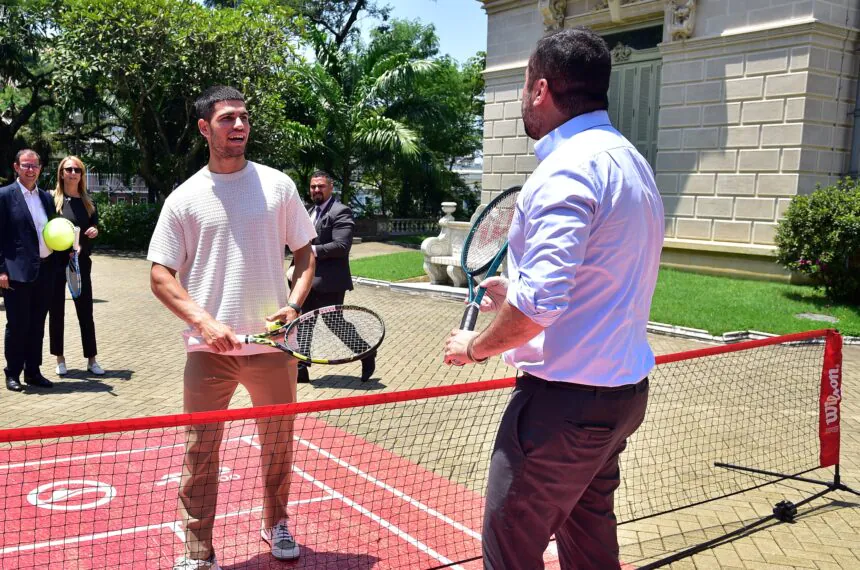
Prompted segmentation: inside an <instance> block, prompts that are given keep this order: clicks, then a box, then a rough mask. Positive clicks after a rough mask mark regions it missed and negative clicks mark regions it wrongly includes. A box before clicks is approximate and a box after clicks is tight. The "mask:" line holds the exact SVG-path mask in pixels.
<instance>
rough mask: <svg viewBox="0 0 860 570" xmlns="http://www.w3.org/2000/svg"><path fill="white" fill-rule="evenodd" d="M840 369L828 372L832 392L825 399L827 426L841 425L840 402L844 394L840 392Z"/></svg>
mask: <svg viewBox="0 0 860 570" xmlns="http://www.w3.org/2000/svg"><path fill="white" fill-rule="evenodd" d="M840 368H841V367H840V366H836V367H835V368H831V369H830V370H828V371H827V380H828V385H829V387H830V391H829V393H828V394H827V397H826V398H825V399H824V421H825V422H826V423H827V425H832V424H838V423H839V402H840V401H841V400H842V393H841V391H840V390H839V379H840V377H841V374H840V372H841V370H840Z"/></svg>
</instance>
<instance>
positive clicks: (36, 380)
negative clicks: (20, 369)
mask: <svg viewBox="0 0 860 570" xmlns="http://www.w3.org/2000/svg"><path fill="white" fill-rule="evenodd" d="M24 382H26V383H27V384H29V385H30V386H38V387H40V388H50V387H51V386H53V385H54V383H53V382H51V381H50V380H48V379H47V378H45V377H44V376H42V374H41V372H37V373H36V374H34V375H33V376H27V375H26V374H24Z"/></svg>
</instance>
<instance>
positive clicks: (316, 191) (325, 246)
mask: <svg viewBox="0 0 860 570" xmlns="http://www.w3.org/2000/svg"><path fill="white" fill-rule="evenodd" d="M333 191H334V185H333V183H332V178H331V176H329V174H328V173H326V172H323V171H322V170H318V171H316V172H314V173H313V174H312V175H311V200H312V201H313V203H314V206H313V207H312V208H311V209H310V210H308V214H310V216H311V220H312V221H313V222H314V227H315V228H316V231H317V237H316V238H315V239H314V240H313V241H311V249H312V250H313V253H314V256H315V257H316V262H317V263H316V273H314V280H313V284H312V286H311V292H310V294H309V295H308V297H307V299H305V302H304V304H303V305H302V311H305V312H307V311H312V310H314V309H318V308H319V307H326V306H328V305H342V304H343V300H344V297H345V296H346V292H347V291H352V275H351V274H350V272H349V250H350V248H351V247H352V233H353V230H354V229H355V221H354V220H353V218H352V210H350V209H349V207H348V206H346V205H344V204H341V203H340V202H338V201H337V200H336V199H335V198H334V197H333V196H332V192H333ZM375 370H376V355H373V354H372V355H370V356H368V357H367V358H365V359H364V360H362V361H361V381H362V382H367V381H368V380H370V377H371V376H372V375H373V372H374V371H375ZM309 381H310V377H309V375H308V368H307V365H306V364H305V363H303V362H299V382H309Z"/></svg>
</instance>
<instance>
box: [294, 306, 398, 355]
mask: <svg viewBox="0 0 860 570" xmlns="http://www.w3.org/2000/svg"><path fill="white" fill-rule="evenodd" d="M384 334H385V329H384V325H383V324H382V322H381V321H380V320H379V318H378V317H376V315H373V314H371V313H366V312H364V311H332V312H328V313H322V314H316V315H312V316H311V317H310V318H307V319H303V320H302V321H300V322H299V323H297V324H296V326H295V327H293V328H292V329H290V331H289V333H288V334H287V336H286V344H287V346H288V347H289V348H290V349H291V350H293V351H295V352H298V353H299V354H302V355H304V356H307V357H310V358H325V359H327V360H338V359H346V358H350V357H353V356H355V355H357V354H364V353H366V352H368V351H370V350H371V349H372V348H373V347H375V346H376V345H377V344H378V343H379V341H380V340H381V339H382V336H383V335H384Z"/></svg>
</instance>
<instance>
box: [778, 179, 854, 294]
mask: <svg viewBox="0 0 860 570" xmlns="http://www.w3.org/2000/svg"><path fill="white" fill-rule="evenodd" d="M776 244H777V247H778V254H779V257H778V260H779V263H780V264H782V265H783V266H785V267H787V268H789V269H791V270H792V271H797V272H800V273H804V274H806V275H808V276H810V277H811V278H812V279H813V281H814V282H815V283H816V284H817V285H818V286H820V287H823V288H824V292H825V294H826V295H827V297H828V298H829V299H830V300H832V301H842V302H848V303H853V304H860V180H852V179H851V178H845V179H843V180H841V181H839V182H838V183H837V184H835V185H833V186H828V187H826V188H821V187H817V188H816V190H815V191H814V192H813V193H812V194H810V195H807V196H795V197H794V198H793V199H792V201H791V204H790V205H789V207H788V210H787V211H786V213H785V217H784V218H783V219H782V220H781V221H780V222H779V226H778V228H777V232H776Z"/></svg>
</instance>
